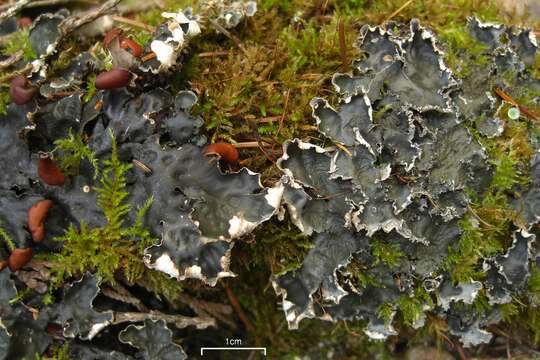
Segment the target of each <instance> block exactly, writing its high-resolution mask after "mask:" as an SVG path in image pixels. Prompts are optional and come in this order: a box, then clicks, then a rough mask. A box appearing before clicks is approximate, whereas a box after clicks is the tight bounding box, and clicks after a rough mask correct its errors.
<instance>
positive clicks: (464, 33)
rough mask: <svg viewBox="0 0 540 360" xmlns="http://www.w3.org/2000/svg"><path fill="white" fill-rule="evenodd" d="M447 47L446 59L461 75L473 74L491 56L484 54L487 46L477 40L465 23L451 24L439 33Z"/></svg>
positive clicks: (455, 71)
mask: <svg viewBox="0 0 540 360" xmlns="http://www.w3.org/2000/svg"><path fill="white" fill-rule="evenodd" d="M437 35H438V36H439V38H440V39H441V40H442V41H443V43H444V46H445V47H446V49H445V53H444V60H445V61H446V63H447V64H448V66H449V67H450V68H451V69H452V70H453V71H454V73H456V74H457V75H458V76H460V77H466V76H469V75H471V73H472V71H473V70H474V67H475V66H485V65H487V64H488V62H489V58H488V57H487V56H486V55H485V54H484V52H485V51H486V49H487V46H486V45H484V44H481V43H479V42H477V41H476V40H475V39H474V38H473V37H472V36H471V35H470V34H469V32H468V30H467V26H466V24H464V23H459V24H450V25H448V26H445V27H443V28H441V29H440V30H439V32H438V33H437Z"/></svg>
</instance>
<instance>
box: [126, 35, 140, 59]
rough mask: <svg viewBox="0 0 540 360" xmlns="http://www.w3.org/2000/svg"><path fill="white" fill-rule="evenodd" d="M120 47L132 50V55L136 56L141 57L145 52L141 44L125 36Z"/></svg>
mask: <svg viewBox="0 0 540 360" xmlns="http://www.w3.org/2000/svg"><path fill="white" fill-rule="evenodd" d="M120 47H121V48H122V49H124V50H130V52H131V55H133V56H135V57H136V58H139V57H141V55H142V52H143V48H142V46H141V45H139V44H137V43H136V42H135V41H133V40H131V39H129V38H125V37H123V38H122V39H121V40H120Z"/></svg>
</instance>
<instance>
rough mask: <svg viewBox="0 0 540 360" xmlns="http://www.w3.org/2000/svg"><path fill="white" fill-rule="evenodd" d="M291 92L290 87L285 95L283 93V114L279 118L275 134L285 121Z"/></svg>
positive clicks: (277, 134)
mask: <svg viewBox="0 0 540 360" xmlns="http://www.w3.org/2000/svg"><path fill="white" fill-rule="evenodd" d="M290 94H291V89H289V90H287V95H285V104H284V105H283V114H281V118H280V119H279V126H278V130H277V133H276V136H279V134H280V133H281V130H282V129H283V123H284V122H285V115H287V107H288V106H289V95H290Z"/></svg>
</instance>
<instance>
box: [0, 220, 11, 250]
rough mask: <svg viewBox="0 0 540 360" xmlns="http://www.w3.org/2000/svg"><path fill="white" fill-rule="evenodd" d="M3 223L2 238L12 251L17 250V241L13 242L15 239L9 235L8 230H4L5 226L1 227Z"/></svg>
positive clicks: (0, 235) (0, 236)
mask: <svg viewBox="0 0 540 360" xmlns="http://www.w3.org/2000/svg"><path fill="white" fill-rule="evenodd" d="M1 225H2V224H1V223H0V239H2V240H4V241H5V243H6V245H7V247H8V249H9V250H10V251H13V250H15V243H13V239H12V238H11V236H9V234H8V233H7V231H6V230H4V228H2V227H1Z"/></svg>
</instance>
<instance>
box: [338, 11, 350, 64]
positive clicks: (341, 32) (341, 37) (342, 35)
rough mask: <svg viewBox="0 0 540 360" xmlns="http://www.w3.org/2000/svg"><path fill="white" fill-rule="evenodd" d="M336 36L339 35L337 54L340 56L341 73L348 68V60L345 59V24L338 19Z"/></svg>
mask: <svg viewBox="0 0 540 360" xmlns="http://www.w3.org/2000/svg"><path fill="white" fill-rule="evenodd" d="M338 35H339V54H340V55H341V71H343V72H345V71H347V69H348V67H349V60H348V59H347V45H346V43H345V22H344V21H343V19H342V18H341V19H339V22H338Z"/></svg>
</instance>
